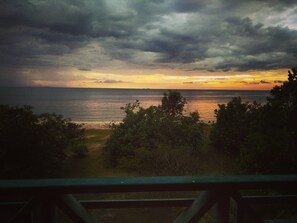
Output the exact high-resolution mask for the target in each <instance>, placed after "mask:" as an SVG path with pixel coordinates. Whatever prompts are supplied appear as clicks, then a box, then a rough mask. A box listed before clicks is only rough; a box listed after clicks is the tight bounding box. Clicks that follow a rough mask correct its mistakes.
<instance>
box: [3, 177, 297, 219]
mask: <svg viewBox="0 0 297 223" xmlns="http://www.w3.org/2000/svg"><path fill="white" fill-rule="evenodd" d="M296 189H297V175H256V176H180V177H115V178H96V179H36V180H0V207H1V208H0V210H1V211H0V217H1V221H0V222H60V221H59V219H58V218H59V216H58V215H57V214H56V213H57V209H59V211H62V212H64V214H66V215H67V216H68V217H69V218H70V219H71V220H72V221H73V222H85V223H86V222H99V219H100V217H99V219H97V218H95V217H94V216H93V215H91V214H90V212H89V210H90V209H104V208H143V207H150V208H159V207H186V208H185V209H184V210H183V211H182V212H180V213H178V214H177V216H176V219H175V220H174V221H173V222H175V223H180V222H199V220H200V219H202V218H203V216H204V215H205V214H206V213H207V212H208V211H209V210H210V209H213V210H214V221H215V222H220V223H225V222H226V223H227V222H231V220H230V215H232V216H233V219H232V222H273V221H274V222H297V221H294V219H286V220H284V219H266V220H265V219H263V217H262V216H261V213H257V211H256V210H254V208H253V205H254V204H262V205H264V204H277V203H285V204H288V203H291V204H293V205H296V201H297V193H296ZM178 191H179V192H183V191H184V192H187V191H194V192H197V193H193V194H194V195H193V197H188V196H187V197H178V198H175V197H170V198H162V196H160V197H159V198H156V197H153V198H147V196H146V197H144V198H137V199H99V200H98V199H90V200H81V199H79V198H78V197H79V196H77V194H79V195H81V194H85V195H86V194H92V195H93V194H103V193H104V194H113V193H138V194H139V195H140V196H141V195H142V194H143V193H144V192H158V195H161V194H162V193H168V192H172V196H174V193H173V192H178ZM263 192H265V193H263ZM185 194H186V193H185ZM243 195H248V196H243ZM94 197H96V196H94ZM111 197H112V196H111ZM138 197H139V196H138ZM231 203H232V208H231ZM231 212H232V213H231ZM230 213H231V214H230ZM234 216H235V217H234ZM296 216H297V210H296Z"/></svg>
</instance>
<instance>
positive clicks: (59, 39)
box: [0, 0, 297, 90]
mask: <svg viewBox="0 0 297 223" xmlns="http://www.w3.org/2000/svg"><path fill="white" fill-rule="evenodd" d="M294 66H297V1H295V0H282V1H281V0H249V1H239V0H105V1H104V0H0V86H47V87H48V86H52V87H92V88H161V89H259V90H261V89H271V88H272V87H273V86H275V85H279V84H281V83H282V82H283V81H285V80H286V79H287V71H288V70H289V69H290V68H292V67H294Z"/></svg>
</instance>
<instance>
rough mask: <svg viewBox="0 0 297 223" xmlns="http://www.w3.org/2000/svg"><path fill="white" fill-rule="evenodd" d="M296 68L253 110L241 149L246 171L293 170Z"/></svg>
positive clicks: (296, 168) (296, 151)
mask: <svg viewBox="0 0 297 223" xmlns="http://www.w3.org/2000/svg"><path fill="white" fill-rule="evenodd" d="M296 119H297V69H296V68H293V69H292V72H291V71H289V75H288V81H286V82H284V83H283V84H282V85H281V86H275V87H274V88H273V89H272V90H271V97H270V98H268V103H267V104H266V105H264V106H262V107H261V108H260V109H259V110H258V111H257V113H256V116H255V119H254V121H253V123H252V125H251V128H250V131H249V134H248V135H247V139H246V141H245V143H244V145H243V148H242V154H241V163H242V165H243V168H244V170H245V171H246V172H248V173H274V174H283V173H286V174H289V173H295V174H296V173H297V163H296V160H297V121H296Z"/></svg>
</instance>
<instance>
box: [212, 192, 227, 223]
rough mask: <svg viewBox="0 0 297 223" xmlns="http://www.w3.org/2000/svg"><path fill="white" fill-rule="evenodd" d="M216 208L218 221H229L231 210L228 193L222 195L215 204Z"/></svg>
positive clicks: (219, 222) (225, 222) (218, 222)
mask: <svg viewBox="0 0 297 223" xmlns="http://www.w3.org/2000/svg"><path fill="white" fill-rule="evenodd" d="M214 210H215V222H216V223H228V222H229V212H230V197H229V196H227V195H222V196H221V197H220V199H219V200H218V202H217V204H216V205H215V207H214Z"/></svg>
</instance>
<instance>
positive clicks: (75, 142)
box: [0, 105, 85, 178]
mask: <svg viewBox="0 0 297 223" xmlns="http://www.w3.org/2000/svg"><path fill="white" fill-rule="evenodd" d="M83 137H84V130H82V129H81V128H80V126H79V125H77V124H74V123H71V122H70V121H69V120H67V119H63V117H62V116H60V115H56V114H41V115H35V114H33V112H32V108H31V107H30V106H24V107H10V106H8V105H0V145H1V149H0V177H1V178H36V177H51V176H54V175H56V174H57V173H58V171H59V168H60V167H61V164H62V162H63V160H64V159H65V158H66V151H67V150H68V151H72V150H73V151H72V152H74V153H75V152H76V151H77V148H84V149H85V147H84V145H83Z"/></svg>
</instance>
